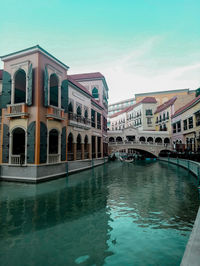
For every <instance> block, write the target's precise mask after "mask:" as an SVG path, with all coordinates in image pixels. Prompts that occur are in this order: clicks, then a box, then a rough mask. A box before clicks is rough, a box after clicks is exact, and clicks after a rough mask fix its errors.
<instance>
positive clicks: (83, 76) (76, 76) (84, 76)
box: [70, 72, 104, 80]
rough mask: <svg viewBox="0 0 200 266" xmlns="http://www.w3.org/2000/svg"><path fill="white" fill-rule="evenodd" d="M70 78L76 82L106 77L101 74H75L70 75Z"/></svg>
mask: <svg viewBox="0 0 200 266" xmlns="http://www.w3.org/2000/svg"><path fill="white" fill-rule="evenodd" d="M70 77H72V78H73V79H75V80H83V79H94V78H104V76H103V75H102V74H101V73H100V72H94V73H83V74H74V75H70Z"/></svg>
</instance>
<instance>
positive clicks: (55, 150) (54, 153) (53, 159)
mask: <svg viewBox="0 0 200 266" xmlns="http://www.w3.org/2000/svg"><path fill="white" fill-rule="evenodd" d="M58 161H59V132H58V130H56V129H52V130H50V131H49V158H48V162H49V163H57V162H58Z"/></svg>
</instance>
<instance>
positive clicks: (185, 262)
mask: <svg viewBox="0 0 200 266" xmlns="http://www.w3.org/2000/svg"><path fill="white" fill-rule="evenodd" d="M159 160H160V161H164V162H168V163H173V164H176V165H178V166H181V167H184V168H185V169H187V170H189V171H190V172H192V173H193V174H194V175H195V176H196V177H197V179H198V180H199V185H200V163H198V162H194V161H190V160H184V159H179V158H170V157H169V158H161V157H160V158H159ZM190 265H192V266H200V208H199V210H198V213H197V216H196V220H195V223H194V226H193V229H192V233H191V235H190V238H189V241H188V243H187V246H186V249H185V252H184V255H183V258H182V262H181V266H190Z"/></svg>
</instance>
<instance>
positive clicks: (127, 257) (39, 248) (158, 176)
mask: <svg viewBox="0 0 200 266" xmlns="http://www.w3.org/2000/svg"><path fill="white" fill-rule="evenodd" d="M196 182H197V181H196V179H195V177H194V176H193V175H191V174H190V173H189V172H188V171H186V170H184V169H182V168H178V167H177V166H175V165H170V164H167V163H164V162H136V163H132V164H131V163H121V162H111V163H109V164H105V165H103V166H99V167H96V168H94V169H91V170H87V171H84V172H81V173H78V174H74V175H71V176H69V177H66V178H62V179H58V180H54V181H51V182H47V183H42V184H38V185H30V184H19V183H8V182H1V183H0V265H1V266H4V265H5V266H10V265H11V266H18V265H19V266H24V265H37V266H40V265H41V266H44V265H45V266H46V265H54V266H55V265H56V266H58V265H67V266H68V265H69V266H71V265H84V266H85V265H96V266H97V265H114V266H118V265H119V266H126V265H134V266H135V265H136V266H137V265H170V266H172V265H180V262H181V259H182V256H183V253H184V250H185V247H186V244H187V241H188V238H189V235H190V233H191V230H192V227H193V224H194V220H195V217H196V214H197V210H198V206H199V195H198V190H197V186H196Z"/></svg>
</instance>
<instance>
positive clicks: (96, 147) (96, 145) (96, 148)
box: [95, 136, 98, 158]
mask: <svg viewBox="0 0 200 266" xmlns="http://www.w3.org/2000/svg"><path fill="white" fill-rule="evenodd" d="M95 153H96V156H95V157H96V158H98V139H97V137H96V136H95Z"/></svg>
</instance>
